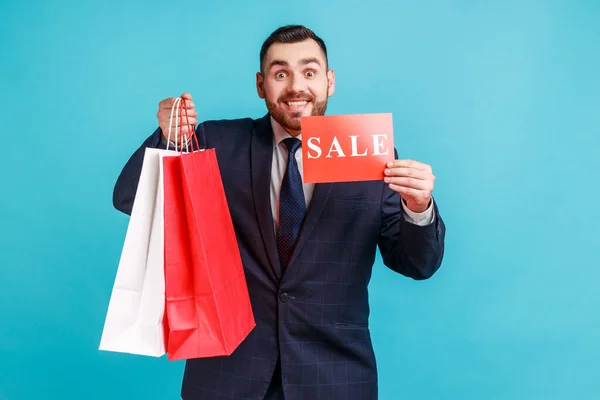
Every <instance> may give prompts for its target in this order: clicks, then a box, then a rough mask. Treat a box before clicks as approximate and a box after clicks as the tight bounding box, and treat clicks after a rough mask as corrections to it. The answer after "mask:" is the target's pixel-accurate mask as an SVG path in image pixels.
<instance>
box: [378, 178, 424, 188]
mask: <svg viewBox="0 0 600 400" xmlns="http://www.w3.org/2000/svg"><path fill="white" fill-rule="evenodd" d="M384 180H385V182H386V183H389V184H393V185H395V186H403V187H406V188H411V189H416V190H428V191H431V190H432V189H433V187H432V183H431V182H430V181H428V180H422V179H415V178H405V177H386V178H385V179H384Z"/></svg>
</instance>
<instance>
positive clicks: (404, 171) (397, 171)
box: [385, 167, 431, 179]
mask: <svg viewBox="0 0 600 400" xmlns="http://www.w3.org/2000/svg"><path fill="white" fill-rule="evenodd" d="M385 174H386V175H387V176H406V177H409V178H415V179H429V178H430V177H431V174H430V173H429V171H428V170H426V169H417V168H409V167H395V168H387V169H386V170H385Z"/></svg>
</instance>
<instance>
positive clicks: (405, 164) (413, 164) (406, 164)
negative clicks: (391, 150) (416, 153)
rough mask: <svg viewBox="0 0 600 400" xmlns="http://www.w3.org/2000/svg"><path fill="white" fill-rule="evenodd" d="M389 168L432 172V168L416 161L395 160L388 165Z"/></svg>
mask: <svg viewBox="0 0 600 400" xmlns="http://www.w3.org/2000/svg"><path fill="white" fill-rule="evenodd" d="M387 167H388V168H398V167H400V168H415V169H420V170H423V171H431V166H429V165H427V164H424V163H422V162H419V161H415V160H394V161H390V162H389V163H387Z"/></svg>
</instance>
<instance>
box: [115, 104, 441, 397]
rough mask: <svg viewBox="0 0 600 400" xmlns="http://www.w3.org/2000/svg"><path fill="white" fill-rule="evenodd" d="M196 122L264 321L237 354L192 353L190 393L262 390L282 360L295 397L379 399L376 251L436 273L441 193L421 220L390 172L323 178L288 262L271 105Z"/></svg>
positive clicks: (287, 387) (132, 173)
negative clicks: (275, 213)
mask: <svg viewBox="0 0 600 400" xmlns="http://www.w3.org/2000/svg"><path fill="white" fill-rule="evenodd" d="M196 132H197V138H198V139H199V140H200V142H201V145H205V146H206V147H207V148H215V149H216V155H217V159H218V163H219V167H220V169H221V174H222V178H223V184H224V187H225V192H226V195H227V200H228V202H229V207H230V211H231V215H232V219H233V224H234V227H235V231H236V235H237V239H238V242H239V248H240V251H241V255H242V259H243V264H244V268H245V273H246V279H247V282H248V289H249V292H250V298H251V302H252V307H253V310H254V316H255V319H256V324H257V325H256V327H255V328H254V330H253V331H252V332H251V333H250V335H249V336H248V337H247V339H246V340H245V341H244V342H243V343H242V344H241V345H240V346H239V347H238V348H237V349H236V351H235V352H234V353H233V354H232V355H231V356H227V357H214V358H207V359H192V360H187V361H186V367H185V374H184V379H183V387H182V396H183V398H184V399H186V400H187V399H190V400H192V399H194V400H200V399H211V400H225V399H256V400H259V399H263V397H264V396H265V393H266V391H267V387H268V386H269V383H270V381H271V379H272V376H273V371H274V369H275V365H276V363H277V361H278V360H280V366H281V379H282V383H283V391H284V393H285V398H286V399H288V400H309V399H310V400H312V399H327V400H334V399H344V400H346V399H361V400H370V399H376V398H377V393H378V392H377V390H378V389H377V369H376V363H375V356H374V352H373V347H372V343H371V336H370V332H369V327H368V322H369V302H368V293H367V286H368V283H369V280H370V278H371V270H372V267H373V263H374V260H375V256H376V251H377V248H379V250H380V252H381V254H382V258H383V261H384V263H385V265H386V266H387V267H389V268H390V269H392V270H393V271H396V272H397V273H400V274H402V275H405V276H407V277H410V278H413V279H417V280H421V279H427V278H429V277H431V276H432V275H433V274H434V273H435V272H436V270H437V269H438V268H439V267H440V264H441V262H442V257H443V253H444V236H445V226H444V223H443V222H442V218H441V217H440V214H439V212H438V207H437V204H435V202H434V212H435V221H434V223H432V224H430V225H427V226H417V225H414V224H411V223H410V222H408V221H406V220H405V219H404V218H403V215H402V212H401V204H400V201H401V199H400V197H399V195H398V193H396V192H394V191H392V190H391V189H389V187H388V186H387V185H386V184H384V182H383V181H366V182H353V183H331V184H330V183H328V184H317V185H316V187H315V190H314V194H313V197H312V201H311V204H310V206H309V209H308V211H307V215H306V219H305V221H304V225H303V228H302V231H301V234H300V238H299V239H298V242H297V245H296V249H295V251H294V254H293V256H292V259H291V262H290V265H289V266H288V268H287V269H286V271H285V272H282V271H281V269H280V266H279V260H278V252H277V247H276V242H275V234H274V230H273V220H272V214H271V204H270V194H269V193H270V192H269V185H270V177H271V160H272V151H273V136H272V130H271V123H270V119H269V115H266V116H265V117H263V118H260V119H250V118H247V119H237V120H223V121H207V122H204V123H201V124H199V126H198V128H197V130H196ZM160 136H161V131H160V129H157V130H156V131H155V132H154V133H153V134H152V135H151V136H150V137H148V139H147V140H146V141H145V142H144V143H143V144H142V145H141V147H140V148H139V149H138V150H137V151H136V152H135V153H134V154H133V155H132V157H131V158H130V159H129V161H128V162H127V164H126V165H125V167H124V169H123V171H122V172H121V174H120V176H119V178H118V180H117V183H116V186H115V189H114V206H115V207H116V208H117V209H118V210H121V211H123V212H124V213H127V214H130V213H131V209H132V206H133V200H134V196H135V192H136V188H137V183H138V178H139V174H140V171H141V167H142V160H143V155H144V149H145V148H146V147H154V148H157V147H161V148H164V145H163V144H161V139H160Z"/></svg>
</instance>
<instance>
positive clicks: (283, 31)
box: [260, 25, 327, 72]
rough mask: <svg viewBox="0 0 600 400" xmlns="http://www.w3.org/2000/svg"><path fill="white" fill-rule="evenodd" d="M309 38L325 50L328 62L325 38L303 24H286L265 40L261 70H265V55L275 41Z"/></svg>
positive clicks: (261, 52)
mask: <svg viewBox="0 0 600 400" xmlns="http://www.w3.org/2000/svg"><path fill="white" fill-rule="evenodd" d="M307 39H312V40H314V41H315V42H317V44H318V45H319V47H320V48H321V50H323V53H324V54H325V62H326V63H327V47H326V46H325V42H324V41H323V39H321V38H320V37H318V36H317V35H316V34H315V33H314V32H313V31H311V30H310V29H308V28H307V27H305V26H302V25H285V26H282V27H280V28H277V29H276V30H275V31H274V32H273V33H271V34H270V35H269V37H268V38H267V39H266V40H265V41H264V43H263V45H262V47H261V49H260V70H261V72H262V71H263V62H264V59H265V55H266V54H267V51H268V50H269V47H271V45H272V44H273V43H298V42H303V41H305V40H307Z"/></svg>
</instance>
